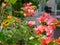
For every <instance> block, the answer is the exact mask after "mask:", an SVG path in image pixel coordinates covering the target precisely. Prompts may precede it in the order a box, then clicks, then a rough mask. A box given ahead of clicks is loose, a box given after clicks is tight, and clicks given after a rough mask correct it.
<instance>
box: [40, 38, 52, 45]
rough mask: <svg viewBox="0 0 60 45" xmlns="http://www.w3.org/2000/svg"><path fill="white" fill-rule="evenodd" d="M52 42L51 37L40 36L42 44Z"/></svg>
mask: <svg viewBox="0 0 60 45" xmlns="http://www.w3.org/2000/svg"><path fill="white" fill-rule="evenodd" d="M51 42H52V38H48V37H44V38H42V42H41V43H42V45H49V43H51Z"/></svg>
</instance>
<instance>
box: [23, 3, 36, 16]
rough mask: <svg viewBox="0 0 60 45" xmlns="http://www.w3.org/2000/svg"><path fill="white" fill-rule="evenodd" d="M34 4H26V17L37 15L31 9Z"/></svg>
mask: <svg viewBox="0 0 60 45" xmlns="http://www.w3.org/2000/svg"><path fill="white" fill-rule="evenodd" d="M31 6H32V3H31V2H29V3H24V9H23V10H24V16H32V15H34V14H35V10H34V9H33V8H32V7H31Z"/></svg>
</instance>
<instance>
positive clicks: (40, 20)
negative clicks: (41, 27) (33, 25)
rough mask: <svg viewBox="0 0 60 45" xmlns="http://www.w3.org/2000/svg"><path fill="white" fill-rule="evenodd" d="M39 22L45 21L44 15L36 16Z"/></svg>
mask: <svg viewBox="0 0 60 45" xmlns="http://www.w3.org/2000/svg"><path fill="white" fill-rule="evenodd" d="M37 19H38V21H39V22H45V21H46V17H42V16H41V17H39V18H37Z"/></svg>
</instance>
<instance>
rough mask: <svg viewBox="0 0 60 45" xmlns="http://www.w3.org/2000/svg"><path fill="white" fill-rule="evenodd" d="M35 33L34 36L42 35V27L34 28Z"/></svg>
mask: <svg viewBox="0 0 60 45" xmlns="http://www.w3.org/2000/svg"><path fill="white" fill-rule="evenodd" d="M35 31H36V34H41V33H43V31H44V30H43V27H42V26H37V27H36V28H35Z"/></svg>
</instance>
